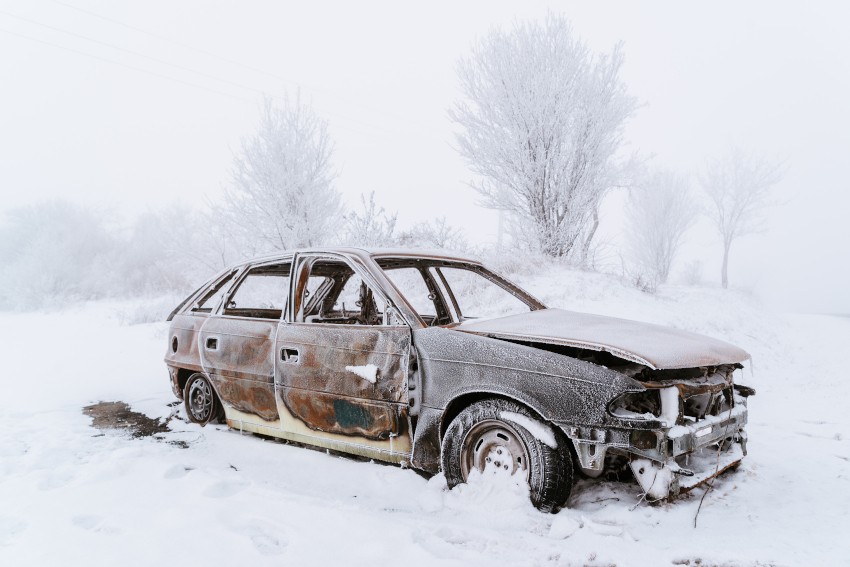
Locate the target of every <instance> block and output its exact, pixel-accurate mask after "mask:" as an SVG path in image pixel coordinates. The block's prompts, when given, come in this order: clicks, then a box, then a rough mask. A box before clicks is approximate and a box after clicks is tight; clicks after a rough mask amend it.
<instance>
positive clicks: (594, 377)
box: [165, 248, 754, 511]
mask: <svg viewBox="0 0 850 567" xmlns="http://www.w3.org/2000/svg"><path fill="white" fill-rule="evenodd" d="M169 320H170V321H171V326H170V332H169V336H168V349H167V355H166V357H165V361H166V364H167V366H168V370H169V373H170V378H171V385H172V388H173V390H174V394H175V395H176V396H177V397H178V398H181V399H183V400H184V402H185V407H186V412H187V415H188V417H189V419H191V420H192V421H194V422H197V423H200V424H202V425H203V424H205V423H208V422H210V421H212V420H216V419H225V420H226V422H227V424H228V425H229V426H230V427H231V428H234V429H238V430H239V431H245V432H253V433H257V434H262V435H267V436H273V437H277V438H282V439H286V440H289V441H294V442H298V443H302V444H307V445H311V446H314V447H321V448H326V449H331V450H335V451H340V452H344V453H349V454H355V455H360V456H364V457H368V458H372V459H377V460H381V461H386V462H391V463H398V464H401V465H403V466H411V467H414V468H416V469H418V470H421V471H424V472H427V473H438V472H440V471H442V472H443V473H444V474H445V477H446V480H447V482H448V484H449V486H450V487H454V486H455V485H457V484H459V483H463V482H465V481H466V480H467V478H468V477H469V476H470V474H473V473H474V471H479V473H481V474H491V473H493V474H496V473H499V474H519V475H523V476H524V478H525V480H526V481H527V482H528V485H529V494H530V498H531V500H532V502H533V503H534V505H535V506H537V507H538V508H540V509H541V510H547V511H552V510H555V509H557V508H559V507H560V506H563V505H565V503H566V501H567V498H568V496H569V494H570V490H571V488H572V485H573V479H574V475H576V474H579V475H585V476H589V477H598V476H600V475H602V474H603V473H605V472H606V471H609V472H610V471H611V470H620V471H627V470H628V469H629V468H630V469H631V471H632V473H633V475H634V478H635V479H636V480H637V482H638V484H639V485H640V486H641V487H642V489H643V493H644V494H645V495H646V497H647V498H648V499H662V498H667V497H669V496H673V495H676V494H679V493H681V492H684V491H687V490H689V489H690V488H692V487H694V486H696V485H697V484H699V483H701V482H702V481H705V480H706V479H708V478H711V477H713V476H715V475H717V474H719V473H720V472H722V471H724V470H725V469H727V468H730V467H733V466H735V465H737V463H739V462H740V460H741V459H742V457H743V455H744V454H745V453H746V432H745V425H746V421H747V409H746V399H747V396H749V395H751V394H753V393H754V391H753V390H752V389H750V388H747V387H745V386H741V385H739V384H735V383H734V381H733V373H734V372H735V370H736V369H739V368H742V366H741V362H743V361H745V360H747V359H748V358H749V355H748V354H747V353H746V352H744V351H743V350H741V349H739V348H736V347H734V346H732V345H730V344H727V343H725V342H721V341H718V340H714V339H711V338H708V337H704V336H700V335H697V334H693V333H689V332H684V331H678V330H674V329H671V328H666V327H661V326H658V325H649V324H643V323H637V322H634V321H627V320H622V319H615V318H609V317H601V316H596V315H589V314H584V313H576V312H571V311H565V310H561V309H549V308H547V307H546V306H545V305H543V304H542V303H541V302H540V301H538V300H537V299H535V298H534V297H532V296H531V295H529V294H528V293H526V292H525V291H523V290H522V289H520V288H519V287H517V286H516V285H514V284H512V283H511V282H509V281H508V280H506V279H504V278H503V277H501V276H499V275H497V274H496V273H494V272H492V271H490V270H488V269H487V268H486V267H484V266H483V265H482V264H481V263H479V262H477V261H475V260H472V259H468V258H463V257H458V256H450V255H444V254H430V253H424V252H416V251H410V250H395V251H393V250H371V251H367V250H361V249H353V248H334V249H326V250H304V251H295V252H292V253H287V254H280V255H278V256H275V257H269V258H263V259H257V260H253V261H250V262H246V263H244V264H240V265H237V266H234V267H231V268H229V269H227V270H225V271H223V272H221V273H220V274H218V275H217V276H215V277H214V278H213V279H212V280H210V281H209V282H208V283H207V284H205V285H204V286H202V287H201V288H200V289H198V290H197V291H196V292H195V293H193V294H192V295H190V296H189V297H188V298H186V299H185V300H184V301H183V303H181V304H180V305H179V306H178V307H177V308H176V309H175V310H174V312H173V313H172V314H171V315H170V317H169ZM475 474H478V473H475ZM626 474H628V473H626Z"/></svg>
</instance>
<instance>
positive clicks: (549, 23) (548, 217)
mask: <svg viewBox="0 0 850 567" xmlns="http://www.w3.org/2000/svg"><path fill="white" fill-rule="evenodd" d="M622 65H623V54H622V51H621V49H620V46H619V45H618V46H616V47H615V48H614V49H613V51H612V52H611V53H608V54H601V55H600V54H595V53H593V52H592V51H591V50H590V49H589V48H588V46H587V44H585V43H584V42H583V41H581V40H580V39H579V38H578V37H576V36H575V35H574V34H573V32H572V29H571V27H570V25H569V23H568V22H567V20H566V19H565V18H563V17H561V16H556V15H553V14H549V15H548V16H547V17H546V18H545V20H543V21H542V22H526V23H517V24H515V25H514V27H513V28H512V29H510V30H508V31H505V30H502V29H494V30H493V31H491V32H490V33H489V34H488V35H487V36H486V37H484V38H483V39H482V40H481V41H480V42H479V43H478V45H476V46H475V47H474V49H473V51H472V53H471V55H469V56H468V57H466V58H464V59H462V60H461V61H460V63H459V65H458V77H459V80H460V87H461V90H462V93H463V98H462V99H461V100H460V101H458V102H457V103H456V104H455V106H454V107H453V108H452V109H451V110H450V111H449V114H450V117H451V118H452V120H453V121H454V122H455V123H457V124H458V125H459V126H460V132H459V133H458V136H457V141H458V146H459V150H460V153H461V155H462V156H463V157H464V158H465V159H466V160H467V162H468V163H469V164H470V166H471V168H472V170H473V171H474V172H475V173H476V174H477V175H478V176H479V180H478V181H476V182H474V183H473V187H474V188H475V189H476V190H477V191H478V192H479V193H480V194H481V196H482V197H483V199H482V203H483V204H484V206H487V207H490V208H494V209H501V210H504V211H507V212H508V213H509V214H510V215H511V216H512V217H513V219H512V220H513V221H514V222H513V227H514V235H515V237H517V238H519V240H520V241H522V242H523V243H525V244H527V245H529V246H532V247H534V248H536V249H537V250H539V251H542V252H544V253H545V254H548V255H550V256H556V257H566V258H568V259H571V260H573V261H582V260H583V258H582V256H583V255H585V254H586V252H587V250H588V249H589V248H590V245H591V241H592V239H593V237H594V235H595V233H596V227H597V226H598V220H599V217H598V210H599V205H600V203H601V201H602V198H603V197H604V196H605V194H606V192H607V191H608V190H609V189H611V188H612V187H616V186H619V185H621V184H623V182H624V173H625V171H624V164H623V162H622V161H620V160H619V159H618V154H619V150H620V149H621V146H622V138H623V126H624V124H625V122H626V120H627V119H628V118H629V117H630V116H631V115H632V114H633V113H634V111H635V109H636V101H635V99H634V98H633V97H631V96H629V95H628V93H627V92H626V87H625V85H624V83H623V82H622V80H621V79H620V69H621V67H622ZM517 229H518V230H517Z"/></svg>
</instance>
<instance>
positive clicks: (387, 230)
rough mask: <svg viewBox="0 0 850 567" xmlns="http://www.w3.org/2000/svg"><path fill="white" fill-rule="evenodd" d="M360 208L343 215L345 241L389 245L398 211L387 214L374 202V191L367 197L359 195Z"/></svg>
mask: <svg viewBox="0 0 850 567" xmlns="http://www.w3.org/2000/svg"><path fill="white" fill-rule="evenodd" d="M360 207H361V208H360V210H359V211H351V212H349V213H348V214H346V215H345V242H346V243H347V244H351V245H354V246H389V245H391V244H393V243H394V242H395V227H396V219H397V217H398V213H393V214H389V213H387V212H386V210H384V208H383V207H379V206H378V205H377V204H376V203H375V192H374V191H372V192H371V193H369V199H368V200H367V199H366V196H365V195H360Z"/></svg>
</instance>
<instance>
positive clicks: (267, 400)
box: [211, 375, 280, 421]
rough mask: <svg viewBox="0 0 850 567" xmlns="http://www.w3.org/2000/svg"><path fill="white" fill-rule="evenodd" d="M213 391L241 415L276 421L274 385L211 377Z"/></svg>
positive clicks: (277, 417) (277, 416)
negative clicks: (246, 414) (213, 385)
mask: <svg viewBox="0 0 850 567" xmlns="http://www.w3.org/2000/svg"><path fill="white" fill-rule="evenodd" d="M211 378H212V381H213V383H214V384H215V389H216V391H217V392H218V394H219V397H220V398H221V399H222V400H225V403H227V404H228V405H230V406H231V407H232V408H234V409H236V410H239V411H241V412H242V413H250V414H253V415H256V416H258V417H259V418H260V419H262V420H263V421H277V420H278V419H279V417H280V416H279V415H278V412H277V403H276V402H275V397H274V385H272V384H270V383H264V382H258V381H256V380H244V379H235V378H224V377H221V376H217V375H213V376H211Z"/></svg>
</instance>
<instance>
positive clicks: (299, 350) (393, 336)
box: [275, 323, 410, 448]
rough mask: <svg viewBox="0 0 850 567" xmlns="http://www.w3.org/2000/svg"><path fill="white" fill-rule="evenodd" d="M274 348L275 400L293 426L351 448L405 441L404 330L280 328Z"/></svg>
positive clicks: (406, 345)
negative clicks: (364, 442) (338, 438)
mask: <svg viewBox="0 0 850 567" xmlns="http://www.w3.org/2000/svg"><path fill="white" fill-rule="evenodd" d="M276 345H277V347H276V356H277V357H278V360H277V371H276V377H275V380H276V383H277V386H278V396H279V398H280V401H281V403H282V405H283V407H284V408H285V410H286V411H287V412H288V413H289V414H290V415H291V416H292V417H293V418H294V419H295V420H297V421H299V422H301V423H302V424H303V425H306V427H308V428H309V429H310V430H312V431H314V432H324V433H330V434H337V435H342V436H348V437H350V438H351V439H350V440H351V442H357V440H358V439H368V440H386V439H391V438H397V437H406V436H407V435H408V431H407V429H408V427H407V421H408V420H407V372H408V357H409V353H410V329H409V328H408V327H407V326H377V325H376V326H367V325H335V324H321V323H320V324H316V323H282V324H281V325H280V328H279V329H278V335H277V343H276ZM282 411H283V408H282ZM402 446H403V445H402V444H400V445H399V448H401V447H402Z"/></svg>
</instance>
